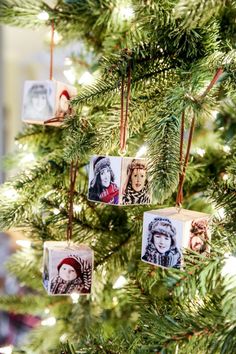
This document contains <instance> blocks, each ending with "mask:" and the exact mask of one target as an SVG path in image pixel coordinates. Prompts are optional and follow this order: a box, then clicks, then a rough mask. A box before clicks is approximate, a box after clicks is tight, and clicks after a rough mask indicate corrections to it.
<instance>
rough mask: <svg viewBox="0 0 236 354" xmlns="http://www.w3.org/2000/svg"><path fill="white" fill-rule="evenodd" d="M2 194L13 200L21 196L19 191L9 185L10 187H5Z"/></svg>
mask: <svg viewBox="0 0 236 354" xmlns="http://www.w3.org/2000/svg"><path fill="white" fill-rule="evenodd" d="M2 194H3V196H4V197H6V198H8V199H10V200H12V201H16V200H17V199H18V197H19V194H18V193H17V191H16V190H15V189H14V188H13V187H9V188H7V189H5V190H4V191H3V193H2Z"/></svg>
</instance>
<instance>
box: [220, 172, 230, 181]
mask: <svg viewBox="0 0 236 354" xmlns="http://www.w3.org/2000/svg"><path fill="white" fill-rule="evenodd" d="M222 179H223V181H227V180H228V179H229V175H228V174H227V173H224V174H223V176H222Z"/></svg>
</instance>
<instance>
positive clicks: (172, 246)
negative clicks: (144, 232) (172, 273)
mask: <svg viewBox="0 0 236 354" xmlns="http://www.w3.org/2000/svg"><path fill="white" fill-rule="evenodd" d="M142 260H143V261H145V262H148V263H152V264H154V265H160V266H162V267H166V268H178V269H179V268H180V266H181V253H180V251H179V249H178V247H177V245H176V229H175V227H174V226H173V225H172V223H171V221H170V220H169V219H168V218H162V217H156V218H154V219H153V221H151V222H150V223H149V225H148V237H147V245H146V249H145V253H144V255H143V256H142Z"/></svg>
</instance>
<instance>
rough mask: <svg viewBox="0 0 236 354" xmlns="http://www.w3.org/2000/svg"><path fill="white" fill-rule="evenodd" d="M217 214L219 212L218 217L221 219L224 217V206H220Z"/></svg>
mask: <svg viewBox="0 0 236 354" xmlns="http://www.w3.org/2000/svg"><path fill="white" fill-rule="evenodd" d="M218 214H219V217H220V218H221V219H223V218H224V217H225V209H224V208H220V209H219V210H218Z"/></svg>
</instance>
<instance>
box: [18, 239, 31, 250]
mask: <svg viewBox="0 0 236 354" xmlns="http://www.w3.org/2000/svg"><path fill="white" fill-rule="evenodd" d="M16 244H17V245H18V246H20V247H22V248H30V247H31V241H29V240H16Z"/></svg>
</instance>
